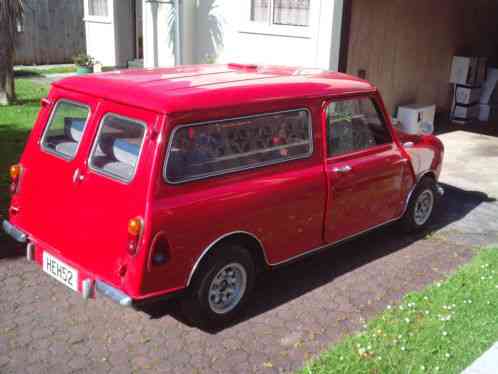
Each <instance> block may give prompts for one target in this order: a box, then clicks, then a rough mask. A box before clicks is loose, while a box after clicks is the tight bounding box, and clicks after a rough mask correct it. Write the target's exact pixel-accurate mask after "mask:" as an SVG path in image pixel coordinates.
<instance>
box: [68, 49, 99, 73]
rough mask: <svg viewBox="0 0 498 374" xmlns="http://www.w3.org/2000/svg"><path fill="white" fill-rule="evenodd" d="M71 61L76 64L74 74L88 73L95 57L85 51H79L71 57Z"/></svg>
mask: <svg viewBox="0 0 498 374" xmlns="http://www.w3.org/2000/svg"><path fill="white" fill-rule="evenodd" d="M73 62H74V64H75V65H76V67H77V69H76V74H89V73H92V72H93V65H94V64H95V59H94V58H93V57H92V56H90V55H87V54H86V53H79V54H77V55H76V56H74V57H73Z"/></svg>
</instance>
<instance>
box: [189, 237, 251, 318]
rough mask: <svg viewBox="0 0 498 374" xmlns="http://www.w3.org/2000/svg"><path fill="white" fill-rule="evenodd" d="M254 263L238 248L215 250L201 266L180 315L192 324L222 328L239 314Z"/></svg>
mask: <svg viewBox="0 0 498 374" xmlns="http://www.w3.org/2000/svg"><path fill="white" fill-rule="evenodd" d="M254 278H255V267H254V261H253V259H252V257H251V255H250V254H249V252H248V251H247V250H245V249H244V248H243V247H241V246H238V245H229V246H224V247H220V248H217V249H216V250H215V251H214V252H213V254H212V255H211V256H210V257H209V258H208V259H207V260H206V262H205V263H203V264H202V265H201V268H200V269H199V273H198V274H197V275H196V276H195V278H194V281H193V283H192V288H191V290H190V292H189V294H187V295H185V296H186V297H185V298H184V300H183V308H182V309H183V312H184V315H185V317H187V318H188V319H189V320H190V321H191V322H192V323H194V324H208V325H213V326H217V325H222V324H226V323H228V322H230V321H231V320H233V319H234V318H235V317H236V316H237V314H238V313H239V312H240V311H241V310H242V308H243V306H244V304H245V303H246V301H247V299H248V298H249V294H250V293H251V291H252V288H253V286H254Z"/></svg>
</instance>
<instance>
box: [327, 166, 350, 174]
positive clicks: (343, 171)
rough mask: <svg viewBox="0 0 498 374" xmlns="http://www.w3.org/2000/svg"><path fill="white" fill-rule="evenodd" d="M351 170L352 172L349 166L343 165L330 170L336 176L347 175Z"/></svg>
mask: <svg viewBox="0 0 498 374" xmlns="http://www.w3.org/2000/svg"><path fill="white" fill-rule="evenodd" d="M351 170H353V168H352V167H351V166H349V165H344V166H340V167H336V168H333V169H332V171H333V172H334V173H337V174H346V173H349V172H350V171H351Z"/></svg>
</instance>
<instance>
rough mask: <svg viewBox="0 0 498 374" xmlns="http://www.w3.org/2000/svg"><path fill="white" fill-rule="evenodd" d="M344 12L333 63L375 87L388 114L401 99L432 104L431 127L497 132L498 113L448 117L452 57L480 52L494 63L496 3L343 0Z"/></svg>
mask: <svg viewBox="0 0 498 374" xmlns="http://www.w3.org/2000/svg"><path fill="white" fill-rule="evenodd" d="M343 12H344V14H343V21H342V44H341V50H340V70H342V71H346V72H348V73H350V74H352V75H358V76H363V77H365V78H366V79H368V80H369V81H371V82H373V83H374V84H375V85H376V86H377V87H379V89H380V90H381V92H382V95H383V97H384V100H385V102H386V106H387V108H388V111H389V112H390V113H392V114H393V115H396V114H397V108H398V107H399V106H402V105H407V104H415V103H416V104H435V105H436V108H437V116H436V118H437V120H436V124H435V131H436V132H437V133H441V132H447V131H452V130H455V129H465V130H466V131H469V130H470V131H477V132H483V133H487V134H491V135H493V134H494V135H498V119H492V120H491V121H487V122H486V123H482V122H481V123H480V122H479V121H470V122H469V123H468V124H466V125H463V126H462V125H461V124H460V125H456V124H453V123H450V122H451V121H449V116H448V114H449V113H450V112H451V111H452V108H453V93H454V86H453V85H452V84H450V83H449V82H450V74H451V70H452V62H453V58H454V56H476V57H485V58H487V66H488V67H498V22H497V20H498V2H496V1H493V0H478V1H472V2H471V1H466V0H440V1H437V2H435V1H432V0H420V1H416V2H415V1H408V0H377V1H370V0H350V1H347V0H346V1H345V2H344V11H343ZM492 117H495V116H493V115H492ZM488 122H489V123H488ZM491 122H493V123H491Z"/></svg>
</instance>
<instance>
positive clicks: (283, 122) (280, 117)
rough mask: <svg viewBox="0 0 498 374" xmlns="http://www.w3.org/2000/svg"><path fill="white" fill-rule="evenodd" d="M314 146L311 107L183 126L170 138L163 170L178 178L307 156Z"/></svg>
mask: <svg viewBox="0 0 498 374" xmlns="http://www.w3.org/2000/svg"><path fill="white" fill-rule="evenodd" d="M312 151H313V143H312V136H311V120H310V115H309V112H308V111H307V110H295V111H288V112H279V113H274V114H269V115H259V116H254V117H244V118H237V119H231V120H224V121H219V122H210V123H206V124H195V125H188V126H182V127H179V128H177V129H176V130H175V131H174V132H173V135H172V138H171V140H170V145H169V153H168V158H167V161H166V167H165V176H166V180H167V181H169V182H171V183H180V182H184V181H187V180H194V179H201V178H205V177H209V176H213V175H220V174H224V173H229V172H234V171H239V170H245V169H249V168H254V167H259V166H264V165H269V164H275V163H279V162H285V161H288V160H292V159H297V158H303V157H308V156H309V155H311V153H312Z"/></svg>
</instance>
